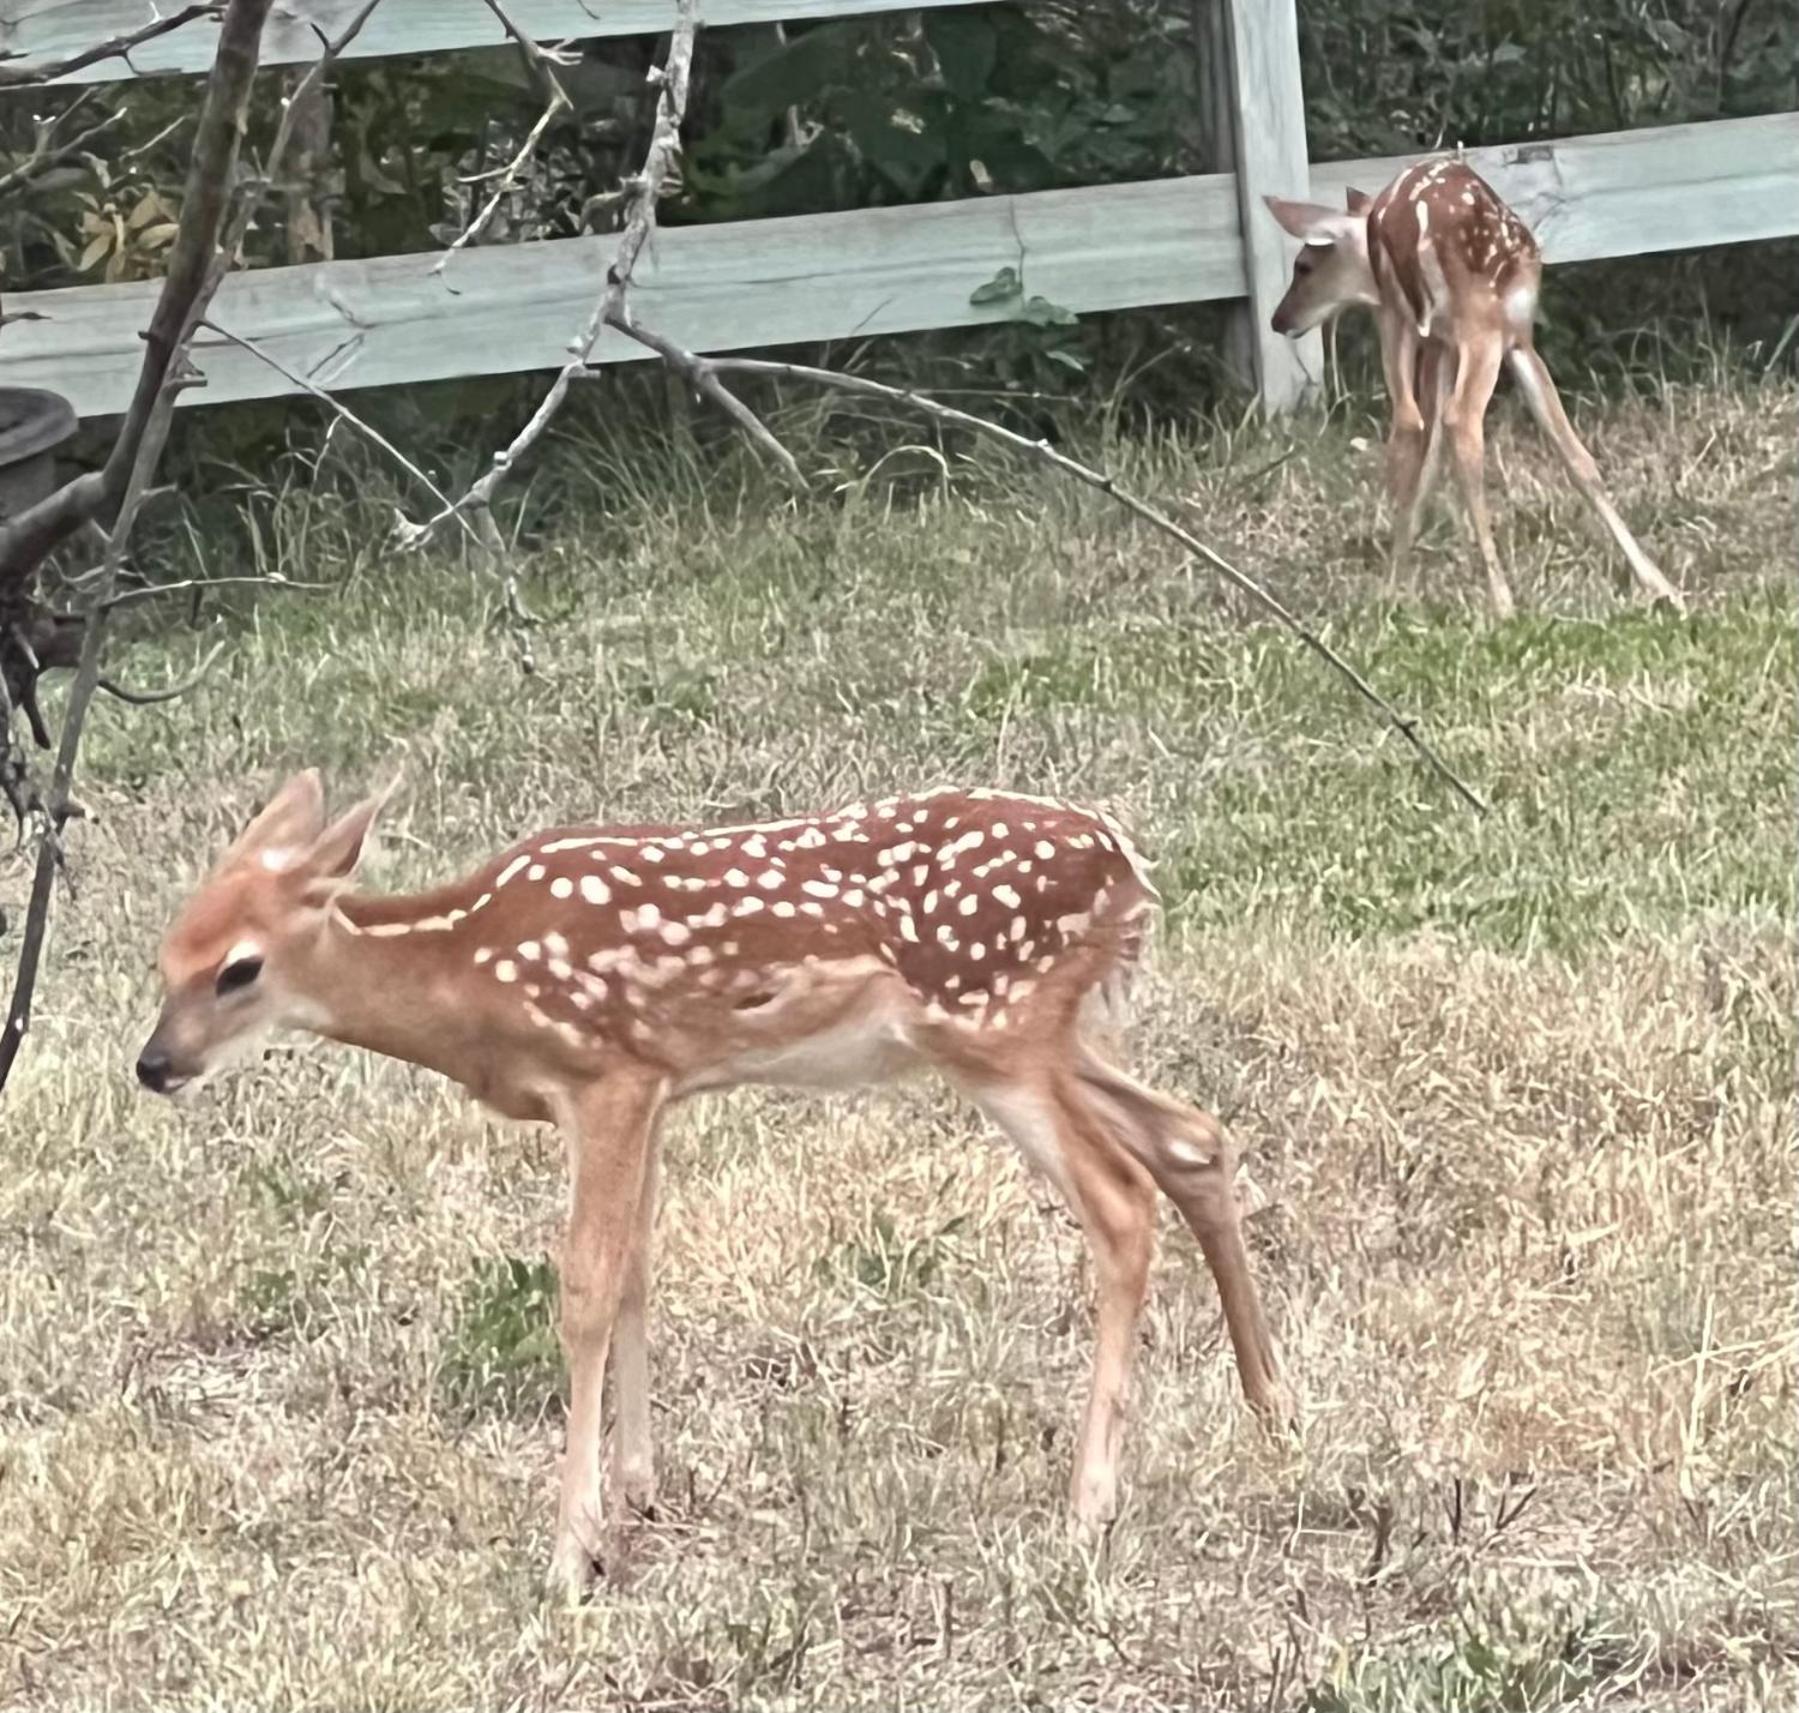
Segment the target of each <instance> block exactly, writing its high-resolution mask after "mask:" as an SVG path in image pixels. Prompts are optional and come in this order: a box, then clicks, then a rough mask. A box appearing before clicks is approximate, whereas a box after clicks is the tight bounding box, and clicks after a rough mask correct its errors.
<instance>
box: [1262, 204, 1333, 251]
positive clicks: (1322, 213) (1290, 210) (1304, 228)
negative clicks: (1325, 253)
mask: <svg viewBox="0 0 1799 1713" xmlns="http://www.w3.org/2000/svg"><path fill="white" fill-rule="evenodd" d="M1262 200H1263V201H1264V202H1265V203H1267V204H1268V212H1269V213H1270V214H1272V215H1273V216H1274V218H1275V219H1276V220H1277V221H1278V222H1279V223H1280V227H1281V230H1282V231H1283V232H1286V233H1289V234H1290V235H1291V236H1293V237H1295V238H1297V239H1299V241H1300V242H1301V243H1303V244H1328V243H1330V242H1331V238H1330V236H1329V235H1328V231H1327V230H1326V226H1325V223H1326V222H1327V221H1331V220H1341V219H1342V218H1343V211H1342V210H1341V209H1340V208H1326V207H1325V206H1324V204H1323V203H1321V202H1289V201H1288V200H1287V199H1286V198H1285V197H1284V196H1264V197H1263V198H1262Z"/></svg>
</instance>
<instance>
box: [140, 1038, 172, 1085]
mask: <svg viewBox="0 0 1799 1713" xmlns="http://www.w3.org/2000/svg"><path fill="white" fill-rule="evenodd" d="M137 1080H138V1081H139V1082H141V1083H142V1084H143V1085H144V1087H145V1088H147V1089H148V1090H149V1091H150V1092H151V1093H152V1094H167V1093H168V1092H169V1055H168V1054H167V1053H165V1052H163V1051H162V1049H161V1048H160V1047H146V1048H145V1049H144V1050H143V1052H142V1053H141V1054H139V1055H138V1061H137Z"/></svg>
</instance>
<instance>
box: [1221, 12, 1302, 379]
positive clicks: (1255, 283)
mask: <svg viewBox="0 0 1799 1713" xmlns="http://www.w3.org/2000/svg"><path fill="white" fill-rule="evenodd" d="M1230 15H1231V16H1230V23H1231V27H1230V48H1231V117H1232V126H1233V135H1234V141H1235V144H1236V166H1237V211H1238V219H1239V220H1240V222H1241V223H1242V228H1243V271H1244V273H1245V275H1246V276H1247V278H1246V280H1245V289H1246V295H1247V296H1248V298H1249V314H1250V320H1251V324H1252V328H1253V331H1254V335H1255V346H1254V354H1255V371H1256V391H1257V394H1258V396H1259V397H1260V399H1261V402H1262V408H1263V409H1264V410H1265V411H1269V412H1273V411H1281V410H1288V409H1290V408H1291V407H1292V406H1294V405H1296V404H1298V403H1299V401H1300V400H1301V399H1302V398H1304V397H1305V395H1306V393H1307V392H1308V391H1310V390H1311V389H1313V388H1314V387H1316V386H1317V385H1318V384H1319V383H1320V382H1321V381H1322V379H1323V375H1324V349H1323V343H1322V341H1321V340H1320V339H1319V337H1318V335H1317V334H1316V333H1308V334H1306V335H1305V337H1304V338H1303V339H1287V338H1284V337H1282V335H1280V334H1278V333H1276V332H1274V331H1273V330H1272V329H1271V328H1270V327H1269V325H1268V318H1269V317H1270V316H1271V315H1272V314H1273V313H1274V306H1275V305H1276V304H1277V303H1279V302H1280V300H1281V295H1282V293H1283V292H1285V291H1286V289H1287V278H1288V275H1289V272H1290V271H1291V266H1290V261H1289V257H1288V254H1287V241H1286V238H1285V236H1284V234H1283V233H1282V232H1281V229H1280V227H1278V226H1277V225H1276V224H1275V222H1274V217H1273V216H1272V215H1271V214H1270V213H1269V212H1268V210H1267V208H1266V207H1265V206H1264V205H1263V203H1262V198H1263V197H1264V196H1268V195H1272V196H1291V197H1298V198H1301V199H1303V198H1305V197H1308V196H1310V194H1311V189H1310V176H1311V175H1310V168H1309V165H1308V160H1307V155H1306V110H1305V95H1304V91H1303V90H1302V88H1301V85H1300V77H1299V20H1298V16H1297V13H1296V9H1295V0H1230Z"/></svg>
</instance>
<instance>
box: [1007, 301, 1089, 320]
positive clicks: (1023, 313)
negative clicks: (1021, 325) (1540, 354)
mask: <svg viewBox="0 0 1799 1713" xmlns="http://www.w3.org/2000/svg"><path fill="white" fill-rule="evenodd" d="M1013 318H1014V319H1015V320H1017V321H1028V322H1029V323H1030V324H1031V325H1032V326H1033V327H1073V326H1075V325H1076V324H1077V322H1078V321H1079V320H1080V317H1079V316H1077V315H1076V314H1075V312H1074V311H1073V310H1072V309H1064V308H1063V307H1062V306H1061V304H1059V303H1051V302H1050V301H1049V299H1048V298H1047V297H1031V298H1026V299H1025V301H1024V302H1023V303H1021V304H1020V305H1019V306H1018V308H1017V309H1016V310H1014V311H1013Z"/></svg>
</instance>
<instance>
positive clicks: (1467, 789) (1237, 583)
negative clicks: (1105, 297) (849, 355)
mask: <svg viewBox="0 0 1799 1713" xmlns="http://www.w3.org/2000/svg"><path fill="white" fill-rule="evenodd" d="M698 361H699V362H700V363H701V364H702V365H703V366H704V367H706V368H708V369H714V370H718V371H720V372H722V373H729V374H739V375H774V376H778V377H783V378H786V379H788V380H796V381H810V382H812V383H813V384H814V385H816V386H823V387H834V388H836V389H837V390H838V391H840V392H850V393H861V394H863V395H864V396H865V397H871V398H884V399H891V400H893V401H894V402H895V403H898V404H908V405H911V406H912V407H913V408H914V409H915V410H922V411H924V412H925V413H926V414H927V415H928V416H934V417H936V418H937V419H938V420H939V421H941V422H953V423H955V424H956V425H957V426H958V427H960V428H971V429H974V430H975V431H976V432H977V433H980V434H984V435H986V436H987V437H988V439H990V440H997V441H999V442H1000V443H1001V444H1002V445H1006V446H1010V447H1011V448H1012V449H1013V450H1014V451H1017V452H1023V453H1025V454H1027V455H1028V456H1030V457H1032V458H1035V459H1037V460H1038V461H1039V462H1040V463H1044V464H1048V465H1050V466H1051V467H1052V468H1053V469H1057V470H1060V471H1061V472H1062V474H1063V475H1065V476H1072V477H1074V479H1075V480H1076V481H1078V482H1084V483H1086V485H1087V486H1088V487H1090V488H1097V489H1099V491H1100V492H1101V493H1102V494H1107V495H1109V496H1110V497H1111V498H1112V499H1114V500H1116V501H1117V502H1118V503H1119V504H1120V505H1121V506H1123V507H1124V508H1125V510H1127V511H1130V512H1134V513H1135V514H1136V515H1137V516H1138V517H1140V518H1142V519H1143V521H1144V522H1145V523H1149V524H1153V525H1154V526H1155V527H1156V528H1157V529H1159V530H1160V531H1161V532H1162V533H1163V534H1164V535H1166V536H1169V537H1171V538H1172V539H1173V540H1175V541H1178V542H1179V543H1180V544H1181V546H1182V547H1184V548H1185V549H1186V550H1187V552H1189V553H1190V554H1192V555H1193V557H1194V558H1195V559H1198V560H1201V561H1203V562H1204V563H1205V564H1207V565H1209V566H1211V568H1212V569H1213V570H1214V571H1216V572H1217V573H1218V574H1219V576H1221V577H1223V578H1224V579H1225V581H1226V582H1228V583H1230V584H1232V585H1233V586H1234V587H1236V588H1238V589H1240V590H1242V592H1243V593H1244V594H1246V595H1247V596H1249V598H1250V599H1251V600H1252V601H1254V602H1255V603H1256V604H1257V605H1258V606H1259V607H1261V608H1262V610H1263V611H1264V612H1266V613H1268V614H1270V615H1271V616H1272V617H1274V618H1275V619H1277V620H1279V621H1280V623H1281V624H1283V625H1285V626H1286V628H1287V629H1288V630H1290V631H1291V632H1292V633H1293V634H1294V635H1295V636H1296V637H1298V638H1299V640H1300V641H1301V642H1303V643H1304V644H1305V645H1306V647H1307V648H1309V649H1310V650H1311V651H1312V652H1313V653H1314V654H1316V655H1317V656H1318V658H1319V659H1320V660H1323V661H1324V662H1326V664H1328V665H1329V666H1330V667H1331V668H1332V670H1333V671H1335V672H1337V673H1339V674H1340V675H1341V676H1342V678H1343V679H1344V681H1345V682H1346V683H1347V684H1348V685H1349V686H1350V687H1351V688H1352V689H1353V690H1354V691H1355V693H1356V694H1357V695H1358V696H1360V697H1361V698H1362V700H1363V701H1364V702H1366V703H1367V704H1368V705H1369V706H1370V707H1371V708H1373V709H1375V710H1376V712H1378V713H1379V714H1380V715H1381V716H1382V717H1383V718H1384V719H1385V721H1386V723H1387V724H1388V725H1389V726H1390V727H1391V728H1392V729H1393V730H1394V731H1396V732H1398V733H1399V735H1400V736H1401V737H1402V738H1403V739H1404V740H1405V741H1406V742H1407V743H1408V744H1410V745H1411V747H1412V749H1413V750H1414V751H1416V753H1417V754H1418V756H1419V758H1420V759H1421V760H1422V761H1424V762H1425V764H1426V765H1427V766H1429V768H1430V769H1431V771H1432V772H1433V773H1435V774H1436V775H1437V777H1438V778H1439V779H1441V780H1442V781H1443V782H1444V783H1445V784H1446V785H1448V786H1449V787H1450V789H1451V790H1452V791H1454V792H1455V794H1456V795H1457V796H1458V797H1460V798H1461V799H1462V801H1463V802H1464V803H1466V804H1467V805H1468V807H1469V808H1470V809H1472V810H1473V811H1474V812H1475V813H1476V814H1477V815H1484V814H1486V812H1487V804H1486V802H1485V801H1484V799H1482V798H1481V796H1480V795H1479V793H1477V792H1476V791H1475V790H1474V788H1473V787H1472V786H1471V785H1469V784H1468V783H1467V781H1466V780H1464V779H1463V778H1462V777H1461V775H1460V774H1458V773H1457V772H1456V771H1455V770H1454V769H1453V768H1452V767H1450V765H1449V764H1448V763H1447V762H1446V761H1444V760H1443V758H1442V757H1441V756H1440V755H1438V754H1437V752H1436V751H1435V750H1434V749H1432V748H1431V746H1430V745H1429V744H1428V743H1426V742H1425V741H1424V739H1423V738H1422V737H1420V736H1419V734H1418V721H1417V719H1416V718H1415V717H1414V716H1412V715H1409V714H1402V713H1400V711H1399V710H1398V709H1397V708H1395V707H1394V706H1393V704H1392V703H1391V702H1389V701H1388V700H1387V699H1386V697H1384V696H1383V695H1382V694H1381V693H1380V692H1379V691H1378V690H1376V689H1375V688H1374V686H1373V685H1372V684H1370V683H1369V682H1368V680H1367V679H1366V678H1364V677H1363V676H1362V675H1361V673H1360V672H1358V671H1357V670H1356V669H1355V667H1353V666H1351V665H1350V663H1349V662H1348V661H1347V660H1345V659H1344V658H1343V656H1342V655H1340V654H1338V653H1337V651H1336V650H1335V649H1334V648H1332V647H1331V646H1330V644H1329V643H1327V642H1326V641H1325V640H1324V639H1323V638H1322V637H1321V636H1319V635H1318V633H1317V632H1316V631H1314V630H1312V629H1311V627H1310V626H1308V625H1307V624H1306V623H1305V621H1304V620H1303V619H1301V618H1300V617H1299V616H1298V615H1297V614H1296V613H1294V612H1293V611H1292V609H1291V608H1289V607H1288V606H1287V605H1286V604H1285V603H1284V602H1282V601H1281V600H1280V599H1279V598H1278V597H1277V596H1275V595H1273V594H1271V593H1270V592H1269V591H1268V590H1267V589H1265V588H1263V587H1262V585H1261V584H1260V583H1258V582H1257V581H1256V580H1255V579H1254V578H1253V577H1249V576H1246V575H1245V574H1244V573H1243V572H1241V571H1239V570H1238V569H1237V568H1236V566H1234V565H1233V564H1231V563H1230V561H1229V560H1227V559H1226V558H1224V557H1223V555H1222V554H1220V553H1218V552H1216V551H1214V550H1213V549H1212V548H1210V547H1208V546H1207V545H1206V544H1205V543H1204V542H1203V541H1201V540H1200V539H1199V537H1198V536H1196V535H1193V534H1192V533H1190V532H1189V531H1187V530H1185V529H1183V528H1182V527H1181V526H1180V525H1179V524H1178V523H1176V522H1175V521H1174V519H1173V518H1171V517H1169V516H1168V515H1167V513H1165V512H1161V511H1158V510H1157V509H1156V508H1155V507H1154V506H1152V505H1151V504H1150V503H1149V502H1148V501H1147V500H1144V499H1139V498H1138V497H1137V495H1135V494H1133V493H1132V492H1131V491H1130V490H1129V489H1128V488H1121V487H1119V485H1118V484H1117V483H1116V482H1115V481H1113V479H1112V478H1111V477H1110V476H1108V475H1107V474H1106V473H1105V472H1104V471H1103V470H1095V469H1094V468H1092V466H1090V465H1087V464H1082V463H1080V462H1079V461H1078V460H1077V459H1074V458H1070V457H1069V456H1068V454H1067V453H1065V452H1058V451H1057V450H1056V448H1055V447H1053V446H1051V445H1050V444H1049V442H1048V441H1046V440H1032V439H1030V438H1028V437H1027V436H1025V435H1023V434H1019V433H1016V432H1015V431H1013V430H1012V429H1010V428H1002V427H1001V426H1000V425H999V424H998V423H997V422H989V421H987V419H986V418H985V417H979V416H970V415H969V413H968V412H967V411H965V410H957V409H956V408H955V407H954V406H953V405H947V404H940V403H939V402H938V401H937V400H936V399H934V398H930V397H928V396H927V395H925V394H924V393H915V392H913V391H911V390H910V389H909V388H906V387H892V386H888V385H887V384H886V383H885V382H884V381H871V380H866V379H864V378H863V377H862V376H860V375H843V374H839V373H838V372H837V371H836V370H835V369H815V368H811V367H809V366H807V365H806V364H804V363H776V362H768V361H765V360H763V359H761V358H756V357H704V358H700V359H698Z"/></svg>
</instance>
